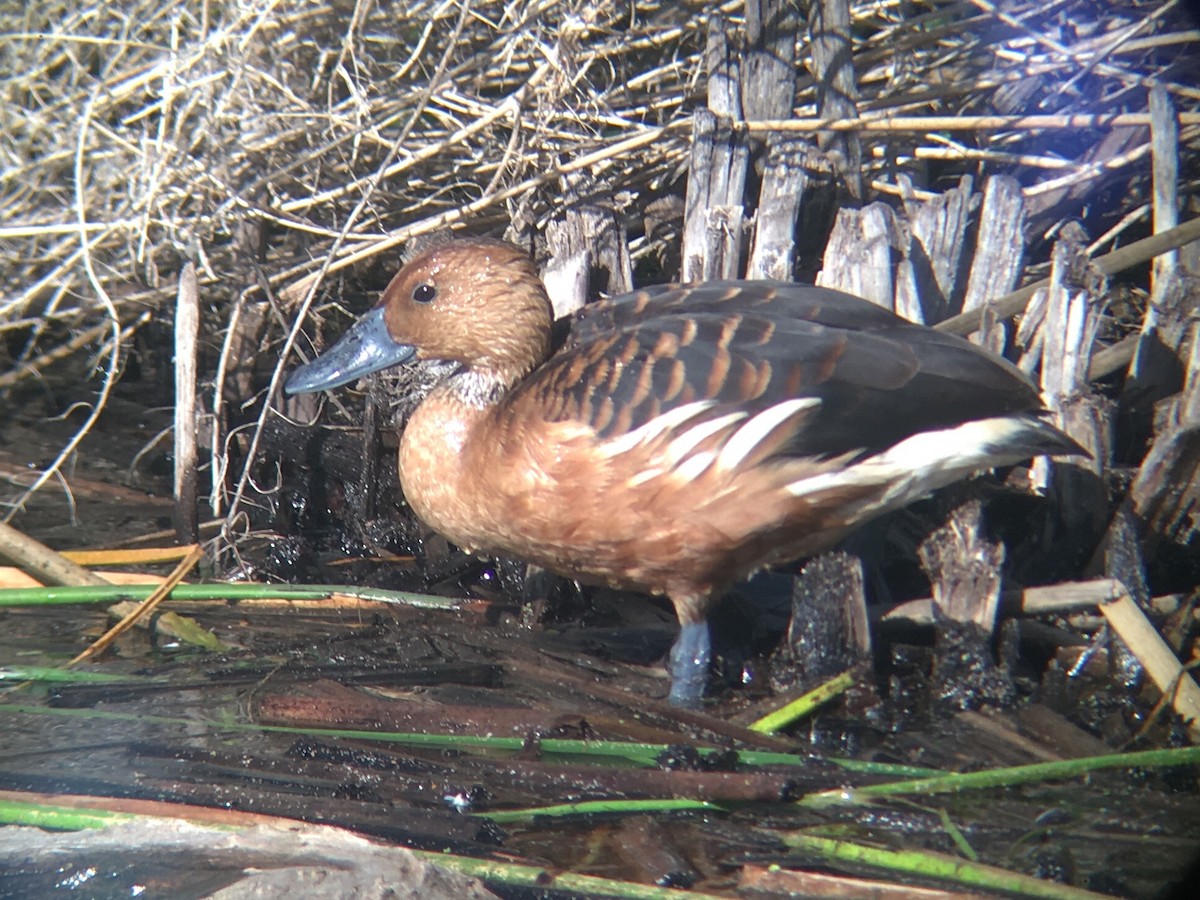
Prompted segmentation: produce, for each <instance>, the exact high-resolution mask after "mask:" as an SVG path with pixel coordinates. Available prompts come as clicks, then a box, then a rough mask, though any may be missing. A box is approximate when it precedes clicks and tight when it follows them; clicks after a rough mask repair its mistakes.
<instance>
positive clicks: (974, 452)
mask: <svg viewBox="0 0 1200 900" xmlns="http://www.w3.org/2000/svg"><path fill="white" fill-rule="evenodd" d="M1031 430H1032V426H1031V424H1030V421H1029V420H1028V419H1026V418H1022V417H1019V416H1013V417H1009V416H997V417H994V418H991V419H978V420H976V421H974V422H967V423H965V424H963V425H959V426H957V427H955V428H946V429H942V430H940V431H925V432H922V433H921V434H914V435H913V436H912V437H910V438H905V439H904V440H903V441H901V442H900V443H898V444H896V445H895V446H894V447H891V448H890V449H888V450H885V451H884V452H883V453H879V454H876V455H875V456H871V457H868V458H867V459H864V460H863V461H862V462H860V463H856V464H854V465H852V466H850V467H849V468H846V469H843V470H841V471H836V472H826V473H824V474H821V475H814V476H812V477H809V478H802V479H800V480H799V481H794V482H792V483H791V484H789V485H788V486H787V488H786V490H787V492H788V493H789V494H792V495H793V496H797V497H798V496H801V495H803V494H812V493H817V492H819V491H822V490H825V489H828V488H833V487H836V486H838V485H843V484H845V485H850V484H853V485H865V484H878V485H886V486H887V490H886V491H885V494H884V496H882V497H880V498H878V499H879V502H880V507H881V508H884V507H886V508H887V509H895V508H897V507H899V506H903V505H905V504H908V503H911V502H912V501H913V500H916V499H917V498H919V497H923V496H925V495H926V494H928V493H929V492H930V491H934V490H937V489H938V488H940V487H945V486H946V485H948V484H953V483H954V482H956V481H958V480H960V479H962V478H964V477H966V476H967V475H970V474H972V473H974V472H980V471H982V470H984V469H991V468H994V467H996V466H1007V465H1012V464H1013V463H1017V462H1020V461H1021V460H1023V459H1027V458H1029V456H1030V452H1029V449H1028V447H1029V444H1030V442H1031V441H1032V440H1033V436H1032V434H1031Z"/></svg>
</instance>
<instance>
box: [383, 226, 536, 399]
mask: <svg viewBox="0 0 1200 900" xmlns="http://www.w3.org/2000/svg"><path fill="white" fill-rule="evenodd" d="M379 306H380V307H381V308H382V309H383V311H384V320H385V321H386V322H387V330H388V334H390V335H391V336H392V338H393V339H394V340H396V341H397V342H398V343H402V344H411V345H412V346H414V347H416V348H417V354H416V355H417V356H418V357H419V358H421V359H445V360H453V361H455V362H460V363H462V364H463V365H465V366H467V367H469V368H472V369H476V370H480V371H487V372H489V373H495V374H496V375H498V376H500V377H501V378H502V379H503V380H504V381H505V382H507V383H510V384H511V383H512V382H513V381H516V380H518V379H520V378H522V377H524V376H525V375H527V374H529V372H531V371H532V370H533V369H535V368H536V367H537V366H538V365H539V364H540V363H542V362H543V361H544V360H545V359H546V356H547V354H548V353H549V350H550V329H551V325H552V324H553V320H554V314H553V311H552V310H551V307H550V300H549V298H548V297H547V296H546V289H545V288H544V287H543V286H542V282H541V279H540V278H538V274H537V270H536V269H534V267H533V261H532V260H531V259H530V258H529V255H528V254H527V253H525V252H524V251H523V250H521V249H520V248H518V247H514V246H513V245H512V244H506V243H503V242H501V241H490V240H462V241H453V242H448V243H444V244H439V245H437V246H434V247H432V248H430V249H428V250H426V251H425V252H424V253H422V254H420V255H419V256H417V257H416V258H415V259H414V260H413V261H412V262H410V263H408V264H407V265H406V266H405V267H404V268H403V269H401V270H400V271H399V272H397V273H396V277H395V278H393V279H392V281H391V283H390V284H389V285H388V286H387V289H386V290H384V292H383V296H382V298H381V299H380V301H379Z"/></svg>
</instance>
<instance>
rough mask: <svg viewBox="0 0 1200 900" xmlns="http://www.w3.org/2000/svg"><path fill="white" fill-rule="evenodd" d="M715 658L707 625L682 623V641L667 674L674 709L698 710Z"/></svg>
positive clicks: (678, 640)
mask: <svg viewBox="0 0 1200 900" xmlns="http://www.w3.org/2000/svg"><path fill="white" fill-rule="evenodd" d="M711 658H712V642H711V640H710V639H709V635H708V622H707V620H705V619H700V620H699V621H696V622H687V621H684V622H681V623H680V625H679V637H677V638H675V643H674V644H673V645H672V647H671V655H670V658H669V662H668V664H667V671H668V672H670V673H671V693H670V694H669V695H668V697H667V700H668V702H669V703H670V704H671V705H672V706H682V707H684V708H685V709H698V708H699V707H700V698H701V697H702V696H704V683H705V681H707V679H708V662H709V660H710V659H711Z"/></svg>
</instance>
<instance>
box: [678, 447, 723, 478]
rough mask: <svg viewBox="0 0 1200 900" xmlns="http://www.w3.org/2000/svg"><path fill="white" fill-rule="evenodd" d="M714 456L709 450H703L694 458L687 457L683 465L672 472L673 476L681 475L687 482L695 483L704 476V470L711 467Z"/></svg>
mask: <svg viewBox="0 0 1200 900" xmlns="http://www.w3.org/2000/svg"><path fill="white" fill-rule="evenodd" d="M715 457H716V454H715V453H713V452H712V451H710V450H705V451H704V452H703V453H697V454H696V455H695V456H689V457H688V458H687V459H685V460H684V461H683V464H682V465H680V466H679V467H677V468H676V469H675V470H674V474H676V475H682V476H683V477H684V478H686V479H687V480H688V481H695V480H696V479H697V478H699V477H700V476H701V475H703V474H704V470H705V469H707V468H708V467H709V466H710V465H712V461H713V459H714V458H715Z"/></svg>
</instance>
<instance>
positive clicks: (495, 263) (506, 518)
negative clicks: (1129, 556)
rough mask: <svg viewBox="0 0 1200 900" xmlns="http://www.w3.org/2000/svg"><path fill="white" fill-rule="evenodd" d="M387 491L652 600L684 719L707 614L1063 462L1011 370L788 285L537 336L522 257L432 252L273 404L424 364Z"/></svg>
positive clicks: (705, 639)
mask: <svg viewBox="0 0 1200 900" xmlns="http://www.w3.org/2000/svg"><path fill="white" fill-rule="evenodd" d="M425 361H429V362H434V361H439V362H441V363H446V364H448V365H445V367H444V372H445V374H444V377H443V378H442V379H441V380H440V381H439V382H438V383H437V384H436V385H435V386H434V387H433V389H432V390H431V391H430V392H429V393H428V394H427V395H426V397H425V398H424V400H422V401H421V402H420V404H419V405H418V406H417V407H416V409H415V410H414V411H413V413H412V414H411V416H410V418H409V419H408V421H407V423H406V425H405V426H404V430H403V433H402V435H401V438H400V449H399V477H400V485H401V489H402V491H403V494H404V497H405V499H406V501H407V502H408V504H409V505H410V506H411V508H412V510H413V511H414V512H415V513H416V515H417V516H418V517H419V518H420V519H421V520H422V521H423V522H424V523H425V524H426V525H427V526H429V527H430V528H431V529H433V530H434V531H437V532H439V533H441V534H442V535H443V536H445V537H446V538H447V539H448V540H450V541H451V542H453V543H455V544H457V545H458V546H460V547H462V548H463V549H465V550H467V551H468V552H471V553H476V554H484V555H500V556H510V557H515V558H518V559H521V560H524V561H526V562H528V563H532V564H535V565H537V566H541V567H543V568H545V569H548V570H550V571H552V572H555V573H558V574H560V575H562V576H565V577H567V578H571V579H576V580H579V581H581V582H584V583H595V584H602V585H608V586H611V587H614V588H618V589H624V590H632V591H636V592H641V593H645V594H651V595H663V596H666V597H667V598H669V600H670V602H671V604H672V605H673V606H674V610H675V614H676V616H677V617H678V620H679V624H680V630H679V634H678V637H677V638H676V640H675V642H674V645H673V646H672V648H671V651H670V653H669V656H668V658H667V669H668V671H669V674H670V676H671V687H670V691H669V694H668V700H669V702H670V703H672V704H674V705H676V706H680V707H687V708H697V707H700V706H701V705H702V703H703V695H704V688H705V682H706V678H707V673H708V667H709V661H710V656H711V642H710V637H709V632H708V626H707V623H706V616H707V613H708V611H709V609H710V607H711V606H712V605H713V603H714V601H715V600H716V599H717V598H719V597H720V596H721V595H722V594H723V593H724V592H725V591H726V590H728V589H729V588H731V587H732V586H733V585H735V584H736V583H737V582H739V581H741V580H743V579H745V578H747V577H748V576H749V575H751V574H752V573H754V572H755V571H757V570H759V569H763V568H765V567H769V566H775V565H779V564H783V563H787V562H791V561H794V560H798V559H802V558H804V557H809V556H813V555H816V554H819V553H822V552H825V551H827V550H829V549H831V548H833V547H835V546H836V545H837V544H838V543H839V542H840V541H841V540H842V539H843V538H845V537H846V536H847V535H848V534H849V533H850V532H852V531H853V530H854V529H855V528H856V526H858V525H860V524H862V523H864V522H866V521H868V520H870V519H873V518H875V517H877V516H880V515H883V514H884V513H887V512H890V511H893V510H896V509H899V508H901V507H904V506H906V505H908V504H909V503H911V502H913V501H914V500H916V499H919V498H921V497H924V496H926V495H928V494H929V493H931V492H932V491H934V490H936V489H938V488H940V487H944V486H946V485H949V484H951V483H953V482H956V481H959V480H962V479H965V478H968V477H970V476H972V475H974V474H976V473H979V472H981V471H983V470H987V469H992V468H995V467H1000V466H1008V465H1014V464H1016V463H1019V462H1022V461H1024V460H1027V459H1029V458H1031V457H1035V456H1039V455H1068V454H1080V453H1083V452H1084V451H1083V449H1082V448H1081V447H1080V445H1079V444H1077V443H1076V442H1075V441H1074V440H1072V439H1071V438H1070V437H1069V436H1068V435H1066V434H1065V433H1063V432H1062V431H1060V430H1059V429H1058V428H1056V427H1054V426H1053V425H1052V424H1050V423H1049V422H1047V421H1046V419H1045V418H1044V410H1043V408H1042V404H1041V401H1040V397H1039V394H1038V390H1037V388H1036V387H1035V386H1034V385H1033V383H1032V382H1031V381H1030V380H1029V379H1028V378H1027V377H1026V376H1025V375H1024V374H1023V373H1022V372H1021V371H1020V370H1019V369H1018V368H1017V367H1015V366H1014V365H1012V364H1011V363H1009V362H1007V361H1006V360H1004V359H1002V358H1001V357H999V356H996V355H993V354H992V353H990V352H988V351H986V350H984V349H981V348H980V347H977V346H975V345H974V344H972V343H970V342H969V341H967V340H965V339H963V338H960V337H957V336H955V335H950V334H945V333H942V332H939V331H936V330H934V329H932V328H928V327H925V326H923V325H919V324H915V323H913V322H909V321H907V320H905V319H902V318H900V317H898V316H896V315H895V314H893V313H892V312H891V311H889V310H887V309H885V308H883V307H882V306H879V305H877V304H874V303H872V302H870V301H868V300H865V299H862V298H859V297H855V296H852V295H850V294H846V293H843V292H841V291H837V290H833V289H831V288H827V287H819V286H814V285H806V284H793V283H788V282H777V281H733V280H730V281H711V282H703V283H696V284H664V285H656V286H653V287H646V288H643V289H640V290H635V291H633V292H631V293H627V294H623V295H621V296H616V297H612V298H609V299H604V300H600V301H597V302H594V303H591V304H587V305H585V306H584V307H583V308H582V309H581V310H580V311H579V312H577V313H575V314H574V315H573V316H570V317H567V318H565V319H564V320H561V321H560V322H558V323H556V322H555V319H554V314H553V312H552V306H551V302H550V299H549V297H548V295H547V291H546V288H545V285H544V284H543V282H542V280H541V279H540V277H539V275H538V271H537V269H536V267H535V264H534V261H533V260H532V258H531V257H530V255H529V254H528V253H527V252H525V251H524V250H522V249H521V248H520V247H517V246H515V245H513V244H509V243H506V242H503V241H499V240H493V239H490V238H458V239H449V240H445V241H443V242H440V243H437V244H435V245H433V246H430V247H428V248H427V249H425V250H424V251H423V252H421V253H420V254H419V255H417V256H415V257H414V258H413V259H412V260H411V261H409V262H408V263H407V264H405V265H403V266H402V267H401V268H400V270H399V271H398V272H397V273H396V275H395V277H393V278H392V280H391V282H390V283H389V284H388V285H387V288H386V289H385V290H384V291H383V293H382V295H381V297H380V299H379V302H378V303H377V304H376V305H375V306H374V307H373V308H372V309H371V310H370V311H369V312H368V313H366V315H364V316H363V317H362V318H360V319H358V320H357V321H356V322H355V323H354V324H353V325H352V326H351V327H350V328H349V329H348V330H347V331H346V332H345V333H344V334H343V336H342V337H341V338H340V339H339V340H337V341H336V342H335V343H334V344H333V345H332V346H331V347H329V349H327V350H326V351H325V352H324V353H321V354H320V355H318V356H317V357H316V358H314V359H313V360H312V361H311V362H308V363H306V364H304V365H301V366H299V367H298V368H296V369H294V370H293V371H292V372H291V373H290V374H289V375H288V377H287V378H286V380H285V383H284V391H285V393H287V394H298V393H305V392H314V391H322V390H331V389H333V388H336V387H340V386H342V385H346V384H349V383H351V382H354V381H356V380H358V379H360V378H362V377H363V376H365V375H369V374H371V373H373V372H378V371H381V370H383V369H388V368H391V367H395V366H404V365H419V364H421V363H422V362H425Z"/></svg>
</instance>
